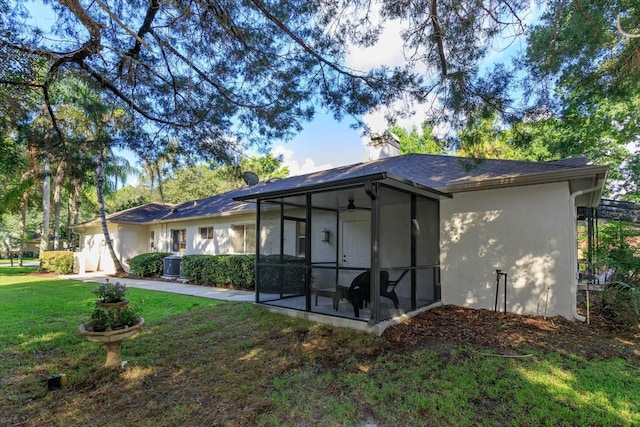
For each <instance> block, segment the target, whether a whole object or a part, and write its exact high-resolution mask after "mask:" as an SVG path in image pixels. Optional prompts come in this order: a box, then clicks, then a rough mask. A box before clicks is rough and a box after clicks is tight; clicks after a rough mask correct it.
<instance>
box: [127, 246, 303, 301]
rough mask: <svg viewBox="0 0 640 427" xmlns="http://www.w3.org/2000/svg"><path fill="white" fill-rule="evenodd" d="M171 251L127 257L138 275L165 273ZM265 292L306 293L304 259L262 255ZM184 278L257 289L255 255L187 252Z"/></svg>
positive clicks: (207, 283)
mask: <svg viewBox="0 0 640 427" xmlns="http://www.w3.org/2000/svg"><path fill="white" fill-rule="evenodd" d="M169 255H171V254H170V253H161V252H157V253H147V254H141V255H138V256H135V257H133V258H131V259H130V260H128V263H129V267H130V274H131V275H132V276H137V277H159V276H162V273H163V268H164V258H165V257H167V256H169ZM262 262H263V263H266V264H274V265H263V266H262V267H261V268H260V274H261V282H262V288H261V289H262V291H263V292H280V293H284V294H301V293H303V292H304V288H305V287H304V283H305V271H306V269H305V265H304V258H298V257H294V256H287V255H285V256H284V257H283V258H280V255H269V256H264V257H262ZM181 263H182V264H181V271H182V277H183V278H184V279H186V280H187V281H188V282H189V283H192V284H194V285H205V286H221V287H233V288H236V289H247V290H254V289H255V265H256V257H255V256H254V255H185V256H183V257H182V260H181Z"/></svg>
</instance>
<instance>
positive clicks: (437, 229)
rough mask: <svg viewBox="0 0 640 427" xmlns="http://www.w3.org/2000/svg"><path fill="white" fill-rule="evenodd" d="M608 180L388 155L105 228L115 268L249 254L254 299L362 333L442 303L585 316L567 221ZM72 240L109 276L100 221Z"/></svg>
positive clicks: (527, 165) (554, 165)
mask: <svg viewBox="0 0 640 427" xmlns="http://www.w3.org/2000/svg"><path fill="white" fill-rule="evenodd" d="M391 145H393V141H391ZM395 149H396V152H395V153H393V151H394V148H393V147H392V149H391V152H392V153H391V154H397V147H396V148H395ZM387 151H388V150H387ZM607 171H608V167H606V166H593V165H589V164H587V162H586V161H585V159H583V158H572V159H565V160H558V161H550V162H525V161H513V160H493V159H470V158H458V157H452V156H437V155H423V154H408V155H391V156H389V157H386V158H381V159H378V160H372V161H368V162H363V163H358V164H355V165H349V166H343V167H338V168H334V169H330V170H326V171H321V172H316V173H311V174H307V175H302V176H294V177H290V178H284V179H278V180H272V181H267V182H259V183H258V184H256V185H252V186H250V187H245V188H243V189H240V190H235V191H232V192H229V193H225V194H220V195H216V196H212V197H209V198H206V199H202V200H197V201H193V202H188V203H184V204H181V205H177V206H166V205H159V204H149V205H145V206H142V207H138V208H133V209H130V210H127V211H123V212H118V213H115V214H112V215H110V216H109V218H108V221H109V230H110V233H111V237H112V238H113V240H114V249H115V250H116V253H117V254H118V256H119V257H120V259H121V261H122V262H125V261H126V259H127V258H130V257H132V256H134V255H136V254H138V253H143V252H150V251H169V252H174V253H176V254H192V253H208V254H227V253H228V254H230V253H255V254H256V260H257V261H256V302H257V303H259V304H262V305H265V306H268V307H270V308H271V309H274V310H277V311H283V312H286V313H288V314H292V313H294V314H295V315H301V316H305V317H309V318H320V317H324V318H325V320H326V318H327V315H329V316H330V319H333V320H336V319H341V320H344V319H350V321H353V322H355V324H357V325H361V326H360V328H362V329H366V328H379V325H381V324H383V323H385V322H386V321H387V320H390V319H398V318H401V317H402V316H406V315H411V314H412V313H417V312H419V311H421V310H424V309H427V308H429V307H432V306H434V305H440V304H454V305H459V306H464V307H472V308H479V309H497V310H505V309H506V310H507V311H510V312H515V313H520V314H529V315H547V316H554V315H561V316H564V317H567V318H575V319H579V320H583V319H582V317H581V316H580V315H579V314H578V313H577V312H576V290H577V280H578V274H577V273H578V269H577V236H576V213H577V210H578V208H581V207H597V206H598V203H599V200H600V195H601V192H602V189H603V185H604V182H605V179H606V176H607ZM78 231H79V232H80V233H81V234H82V236H83V240H82V241H83V242H84V246H83V254H84V256H83V257H82V258H83V259H84V263H85V269H87V270H89V269H96V268H98V269H99V268H102V269H104V270H107V271H108V269H109V268H110V267H111V268H112V266H110V265H109V261H108V256H106V257H105V251H104V248H103V247H102V246H101V245H103V244H102V243H101V239H102V238H101V237H100V236H101V232H100V229H99V223H96V222H90V223H86V224H83V225H81V226H80V227H79V228H78ZM96 260H97V261H96ZM125 265H126V263H125ZM363 320H364V321H365V322H363ZM358 321H359V322H358ZM330 322H333V321H330ZM334 323H335V322H334Z"/></svg>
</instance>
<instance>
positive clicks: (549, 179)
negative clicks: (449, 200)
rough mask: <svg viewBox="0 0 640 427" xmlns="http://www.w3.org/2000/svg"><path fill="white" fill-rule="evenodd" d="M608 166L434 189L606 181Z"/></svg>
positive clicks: (480, 188) (460, 190)
mask: <svg viewBox="0 0 640 427" xmlns="http://www.w3.org/2000/svg"><path fill="white" fill-rule="evenodd" d="M608 171H609V167H608V166H589V167H586V168H579V169H570V170H562V171H553V172H544V173H538V174H532V175H520V176H513V177H506V178H496V179H487V180H482V181H474V182H466V183H463V184H452V185H443V186H441V187H435V188H436V189H437V190H440V191H443V192H445V193H464V192H468V191H481V190H492V189H498V188H505V187H519V186H525V185H536V184H549V183H553V182H562V181H571V180H575V179H584V178H592V177H600V178H602V179H603V182H604V181H605V180H606V176H607V172H608Z"/></svg>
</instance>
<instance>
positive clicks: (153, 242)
mask: <svg viewBox="0 0 640 427" xmlns="http://www.w3.org/2000/svg"><path fill="white" fill-rule="evenodd" d="M149 250H150V251H151V252H155V250H156V232H155V231H153V230H151V231H150V232H149Z"/></svg>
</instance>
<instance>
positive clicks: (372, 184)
mask: <svg viewBox="0 0 640 427" xmlns="http://www.w3.org/2000/svg"><path fill="white" fill-rule="evenodd" d="M443 197H447V196H446V195H444V194H443V193H440V192H437V191H435V190H431V189H428V188H424V187H421V186H418V185H415V184H412V183H407V182H406V181H401V180H397V179H392V178H389V177H388V176H387V175H386V174H377V175H376V176H368V177H360V178H358V179H350V180H348V181H345V182H332V183H327V184H319V185H315V186H309V187H306V188H304V189H300V188H298V189H291V190H280V191H277V192H276V191H274V192H269V193H267V192H263V193H262V194H257V195H252V196H245V197H243V199H245V200H254V201H255V202H256V203H257V218H256V230H257V233H256V240H257V242H256V302H257V303H260V304H265V305H270V306H276V307H281V308H286V309H291V310H300V311H305V312H310V313H317V314H322V315H328V316H336V317H342V318H348V319H354V320H360V321H363V322H368V323H370V324H377V323H379V322H381V321H384V320H387V319H391V318H393V317H397V316H399V315H402V314H405V313H409V312H411V311H414V310H416V309H418V308H420V307H425V306H428V305H431V304H433V303H435V302H438V301H440V266H439V199H441V198H443Z"/></svg>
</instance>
